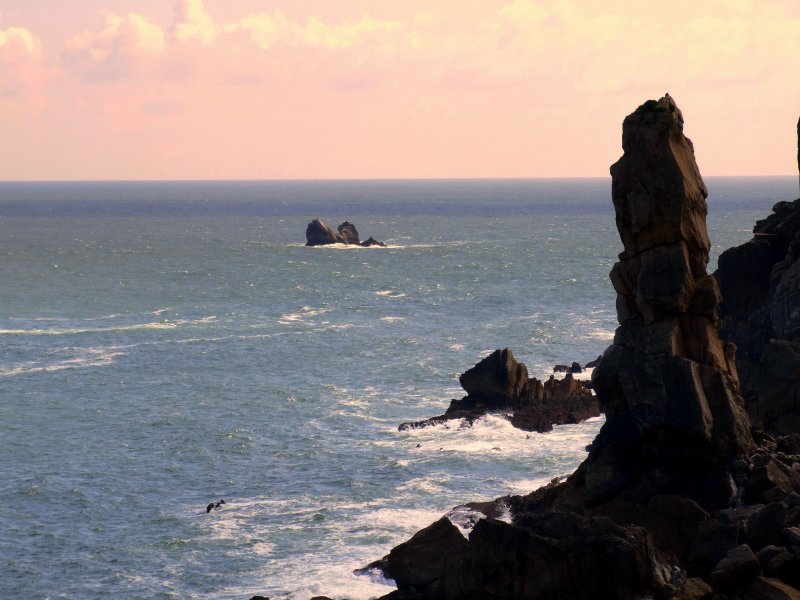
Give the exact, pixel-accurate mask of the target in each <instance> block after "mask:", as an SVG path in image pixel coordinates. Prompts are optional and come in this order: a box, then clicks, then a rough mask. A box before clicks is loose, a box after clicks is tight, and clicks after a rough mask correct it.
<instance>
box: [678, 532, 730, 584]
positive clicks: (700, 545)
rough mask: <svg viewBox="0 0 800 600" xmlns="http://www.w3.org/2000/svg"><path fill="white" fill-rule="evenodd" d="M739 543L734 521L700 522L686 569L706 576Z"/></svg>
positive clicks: (690, 572)
mask: <svg viewBox="0 0 800 600" xmlns="http://www.w3.org/2000/svg"><path fill="white" fill-rule="evenodd" d="M738 545H739V526H738V525H737V524H735V523H721V522H720V521H717V520H713V521H706V522H704V523H700V525H699V527H698V530H697V535H696V536H695V538H694V540H693V542H692V547H691V550H690V551H689V561H688V564H687V568H686V569H687V571H688V573H689V575H698V576H700V577H707V576H708V575H710V574H711V571H712V569H713V568H714V567H715V566H716V565H717V564H718V563H719V561H721V560H722V559H723V558H725V555H726V554H727V553H728V552H729V551H730V550H732V549H733V548H735V547H736V546H738Z"/></svg>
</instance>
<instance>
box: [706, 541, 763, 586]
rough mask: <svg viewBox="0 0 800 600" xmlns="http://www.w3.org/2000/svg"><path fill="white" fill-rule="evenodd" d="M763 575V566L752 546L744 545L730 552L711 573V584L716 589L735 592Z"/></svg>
mask: <svg viewBox="0 0 800 600" xmlns="http://www.w3.org/2000/svg"><path fill="white" fill-rule="evenodd" d="M758 575H761V565H759V564H758V559H757V558H756V555H755V554H753V551H752V550H751V549H750V546H748V545H747V544H742V545H740V546H737V547H736V548H733V549H732V550H730V551H728V553H727V554H726V555H725V558H723V559H722V560H721V561H719V563H718V564H717V566H716V567H714V570H713V571H712V572H711V583H712V585H713V586H714V588H715V589H718V590H722V591H725V592H733V591H735V590H739V589H742V588H744V587H745V586H747V585H748V584H749V583H750V582H751V581H752V580H753V579H754V578H755V577H757V576H758Z"/></svg>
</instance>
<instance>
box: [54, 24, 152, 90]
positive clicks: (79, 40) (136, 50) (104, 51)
mask: <svg viewBox="0 0 800 600" xmlns="http://www.w3.org/2000/svg"><path fill="white" fill-rule="evenodd" d="M105 21H106V22H105V27H104V28H103V29H102V30H101V31H100V32H98V33H92V32H88V31H87V32H84V33H82V34H81V35H78V36H75V37H73V38H71V39H69V40H67V42H66V44H65V48H64V53H63V59H64V63H65V65H67V66H69V67H71V68H74V69H76V70H78V71H79V72H80V73H81V74H82V75H83V77H84V79H87V80H89V81H98V80H115V79H125V78H128V77H130V76H132V75H137V74H141V73H142V72H143V71H145V70H146V69H147V68H148V66H149V65H150V64H151V63H152V61H153V60H154V59H156V58H157V57H158V56H159V55H160V54H161V53H163V52H164V50H165V48H166V36H165V35H164V30H163V29H161V27H160V26H159V25H158V24H156V23H154V22H153V21H151V20H150V19H148V18H147V17H146V16H144V15H141V14H138V13H133V12H130V13H127V14H126V15H122V16H120V15H113V14H107V15H106V16H105Z"/></svg>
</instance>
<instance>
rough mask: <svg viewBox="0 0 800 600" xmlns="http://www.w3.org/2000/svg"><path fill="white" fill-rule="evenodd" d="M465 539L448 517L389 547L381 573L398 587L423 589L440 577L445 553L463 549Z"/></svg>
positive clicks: (402, 588)
mask: <svg viewBox="0 0 800 600" xmlns="http://www.w3.org/2000/svg"><path fill="white" fill-rule="evenodd" d="M467 546H468V543H467V540H466V539H465V538H464V536H463V535H461V532H460V531H459V530H458V527H456V526H455V525H453V524H452V523H451V522H450V520H449V519H448V518H447V517H442V518H441V519H439V520H438V521H436V522H435V523H433V524H431V525H428V526H427V527H426V528H425V529H421V530H420V531H418V532H417V533H415V534H414V536H413V537H412V538H411V539H410V540H408V541H407V542H403V543H402V544H400V545H399V546H396V547H394V548H392V550H391V552H389V555H388V556H386V557H385V558H384V559H383V564H382V565H375V566H382V570H383V573H384V575H385V576H386V577H388V578H390V579H394V581H395V583H396V584H397V588H398V589H399V590H401V591H402V590H406V589H412V588H414V589H417V590H423V589H424V588H426V587H427V586H429V585H430V584H431V583H433V582H434V581H436V580H437V579H438V578H439V573H440V571H441V569H442V565H443V561H444V558H445V556H446V555H447V554H448V553H449V552H456V551H458V550H464V549H466V548H467Z"/></svg>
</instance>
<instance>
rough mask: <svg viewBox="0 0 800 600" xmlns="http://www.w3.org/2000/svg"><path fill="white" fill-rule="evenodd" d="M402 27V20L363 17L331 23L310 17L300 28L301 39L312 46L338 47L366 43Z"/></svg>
mask: <svg viewBox="0 0 800 600" xmlns="http://www.w3.org/2000/svg"><path fill="white" fill-rule="evenodd" d="M401 27H402V23H400V21H378V20H375V19H373V18H371V17H363V18H362V19H361V20H360V21H356V22H354V23H342V24H340V25H330V24H328V23H324V22H322V21H320V20H319V19H313V18H312V19H309V21H308V22H307V23H306V25H305V26H304V27H301V28H299V30H298V34H299V37H300V39H301V40H302V41H303V42H305V43H306V44H308V45H310V46H319V47H321V48H328V49H331V50H332V49H337V48H347V47H349V46H357V45H361V44H364V43H366V42H367V41H368V40H369V39H370V38H371V37H372V36H373V35H375V34H381V33H389V32H392V31H397V30H399V29H400V28H401Z"/></svg>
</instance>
